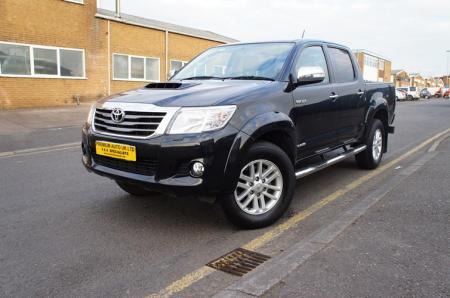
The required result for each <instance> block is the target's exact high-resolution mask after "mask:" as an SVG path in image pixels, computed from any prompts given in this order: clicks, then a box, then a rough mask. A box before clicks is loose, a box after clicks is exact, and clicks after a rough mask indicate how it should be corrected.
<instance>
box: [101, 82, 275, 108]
mask: <svg viewBox="0 0 450 298" xmlns="http://www.w3.org/2000/svg"><path fill="white" fill-rule="evenodd" d="M270 83H273V82H270V81H238V80H236V81H234V80H226V81H217V80H202V81H189V82H187V81H183V82H166V83H150V84H148V85H147V86H146V87H143V88H140V89H134V90H129V91H124V92H121V93H118V94H116V95H113V96H110V97H107V98H105V99H103V100H102V101H101V102H100V103H104V102H126V103H148V104H154V105H157V106H163V107H164V106H166V107H189V106H196V107H198V106H213V105H220V104H221V102H223V101H227V104H232V103H233V102H232V98H233V97H235V96H237V95H242V94H243V93H246V92H250V91H253V90H255V89H258V88H261V87H263V86H265V85H267V84H270ZM230 99H231V101H230Z"/></svg>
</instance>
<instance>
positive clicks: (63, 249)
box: [0, 99, 450, 297]
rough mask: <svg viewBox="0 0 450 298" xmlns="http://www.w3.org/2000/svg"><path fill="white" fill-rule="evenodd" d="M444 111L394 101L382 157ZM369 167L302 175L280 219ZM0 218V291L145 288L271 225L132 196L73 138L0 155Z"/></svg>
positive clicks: (213, 286)
mask: <svg viewBox="0 0 450 298" xmlns="http://www.w3.org/2000/svg"><path fill="white" fill-rule="evenodd" d="M449 116H450V101H448V100H435V99H433V100H427V101H421V102H404V103H399V105H398V108H397V118H396V126H397V131H396V134H395V135H391V136H390V144H389V148H388V150H389V152H388V153H387V154H386V155H385V158H384V162H385V163H386V162H388V161H389V160H392V159H393V158H395V157H398V156H400V155H401V154H402V153H404V152H405V151H406V150H408V149H410V148H413V147H414V146H415V145H417V144H419V143H421V142H422V141H424V140H425V139H427V138H429V137H431V136H433V135H435V134H436V133H438V132H441V131H443V130H445V129H447V128H448V127H450V120H449V119H450V118H449ZM71 133H72V132H71ZM44 137H47V138H48V142H46V141H45V138H44ZM77 137H78V136H77ZM30 138H33V136H30ZM57 138H58V137H57V136H56V137H55V135H54V134H52V133H48V132H43V133H42V134H41V135H40V139H39V140H37V139H36V140H30V144H34V143H38V142H39V144H42V145H46V144H47V143H48V144H55V143H57V142H56V140H57ZM75 141H77V139H75V138H74V139H71V138H65V139H64V142H75ZM3 142H8V145H7V146H6V144H2V143H3ZM22 144H23V143H22ZM22 144H21V145H20V146H21V147H22V146H23V145H22ZM2 146H3V147H5V148H6V147H8V148H15V147H14V140H11V138H3V137H2V138H1V139H0V147H2ZM406 162H407V161H405V163H406ZM367 173H368V172H367V171H362V170H359V169H357V168H356V166H355V164H354V162H353V160H349V161H346V162H343V163H341V164H338V165H336V166H334V167H332V168H329V169H326V170H324V171H322V172H319V173H317V174H314V175H311V176H309V177H306V178H304V179H302V180H300V181H299V182H298V183H297V188H296V193H295V198H294V200H293V203H292V206H291V208H290V210H289V211H288V212H287V214H286V216H285V217H284V218H283V220H281V221H280V222H283V221H286V220H288V219H289V218H292V217H294V216H295V215H296V214H298V212H300V211H302V210H305V209H307V208H308V207H309V206H312V205H313V204H314V203H316V202H318V201H320V200H321V199H322V198H323V197H326V196H327V195H329V194H330V193H333V192H335V191H336V190H339V189H340V188H342V186H344V185H347V184H349V183H350V182H352V181H354V180H355V179H357V178H358V177H361V176H363V175H366V174H367ZM391 175H395V170H394V169H392V170H389V171H386V172H383V173H382V174H380V175H379V176H377V177H373V178H372V179H370V180H369V181H367V182H366V183H364V184H363V185H361V186H360V187H358V188H356V189H354V190H353V191H352V192H349V193H347V194H345V195H344V196H342V197H340V198H339V199H336V200H335V201H334V202H333V203H331V204H329V205H327V206H325V207H324V208H321V209H320V210H319V211H317V212H316V213H314V214H312V215H310V216H308V217H306V218H305V219H304V220H302V221H301V222H300V223H299V224H298V225H296V226H293V227H292V228H290V229H289V230H288V231H286V232H284V233H281V234H280V235H278V237H276V238H274V239H272V240H270V239H269V240H267V241H266V242H265V243H264V245H262V246H261V247H260V248H259V249H258V251H259V252H262V253H265V254H268V255H270V256H273V257H276V255H277V254H279V253H280V252H282V251H284V250H286V249H289V247H290V246H291V245H292V244H293V243H296V242H297V241H298V240H299V239H303V238H305V237H307V236H308V235H309V234H311V233H313V232H314V231H317V230H318V229H320V228H321V227H323V226H324V225H326V224H327V223H329V222H331V221H332V220H333V218H335V217H336V216H338V215H339V214H340V213H342V212H343V211H345V210H346V209H348V208H350V207H351V206H352V205H354V204H355V203H356V202H358V200H360V199H361V198H362V197H364V194H365V193H367V192H368V191H370V190H372V189H375V188H376V187H377V185H378V184H379V183H381V182H383V181H385V180H387V179H389V177H390V176H391ZM410 187H411V188H414V187H417V188H420V184H414V183H412V184H411V186H410ZM412 191H413V190H412ZM0 226H1V229H0V239H1V241H0V296H6V297H29V296H41V297H42V296H59V297H62V296H64V297H80V296H89V297H98V296H104V297H124V296H131V297H143V296H147V295H150V294H152V293H158V292H159V291H160V290H161V289H164V288H165V287H166V286H168V285H169V284H171V283H172V282H174V281H176V280H178V279H180V278H181V277H183V276H184V275H185V274H189V273H190V272H192V271H194V270H196V269H198V268H200V267H202V266H203V265H204V264H206V263H207V262H209V261H211V260H213V259H215V258H217V257H219V256H221V255H223V254H225V253H227V252H228V251H230V250H232V249H234V248H236V247H240V246H242V245H243V244H245V243H248V242H249V241H251V240H252V239H255V238H256V237H261V235H263V234H264V233H265V232H267V231H270V230H271V229H272V228H273V227H270V228H266V229H261V230H253V231H240V230H237V229H236V228H234V227H233V226H231V225H230V224H229V223H228V222H227V221H226V220H225V219H224V216H223V215H222V213H221V212H220V210H219V208H217V206H211V205H209V204H207V203H203V202H198V201H191V200H182V199H176V198H169V197H165V196H156V197H153V198H148V199H136V198H133V197H131V196H129V195H127V194H126V193H124V192H123V191H121V190H120V189H119V188H118V187H117V186H116V185H115V184H114V182H113V181H110V180H108V179H105V178H102V177H98V176H96V175H93V174H89V173H87V172H86V171H85V170H84V168H83V167H82V165H81V162H80V152H79V149H78V148H73V149H67V150H58V151H50V152H43V153H38V154H29V155H19V156H15V157H7V158H0ZM430 228H432V227H430ZM424 274H425V273H424ZM238 279H239V278H238V277H234V276H231V275H228V274H225V273H222V272H213V273H212V274H208V275H207V276H205V278H202V279H201V280H200V281H198V282H196V283H194V284H192V285H191V286H189V287H187V288H186V289H184V290H183V291H181V292H179V293H178V295H180V296H192V297H194V296H196V297H199V296H210V295H212V294H214V293H216V292H217V291H219V290H221V289H223V288H224V287H226V286H227V285H229V284H231V283H233V282H234V281H236V280H238ZM191 283H192V282H191V281H189V280H184V281H183V283H180V285H183V287H184V286H187V285H190V284H191Z"/></svg>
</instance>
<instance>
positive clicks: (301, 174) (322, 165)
mask: <svg viewBox="0 0 450 298" xmlns="http://www.w3.org/2000/svg"><path fill="white" fill-rule="evenodd" d="M364 150H366V145H362V146H359V147H356V148H353V149H352V150H349V151H346V152H344V153H342V154H340V155H338V156H336V157H333V158H331V159H329V160H325V161H323V162H320V163H317V164H315V165H312V166H308V167H306V168H302V169H298V170H296V171H295V178H297V179H300V178H302V177H305V176H308V175H310V174H312V173H315V172H317V171H320V170H322V169H324V168H327V167H329V166H332V165H334V164H336V163H338V162H340V161H342V160H344V159H346V158H348V157H350V156H353V155H356V154H358V153H360V152H362V151H364Z"/></svg>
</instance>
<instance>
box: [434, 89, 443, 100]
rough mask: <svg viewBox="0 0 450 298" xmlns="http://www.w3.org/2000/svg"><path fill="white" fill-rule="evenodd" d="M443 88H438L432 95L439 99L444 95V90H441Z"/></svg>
mask: <svg viewBox="0 0 450 298" xmlns="http://www.w3.org/2000/svg"><path fill="white" fill-rule="evenodd" d="M442 89H443V88H439V90H437V91H436V93H435V94H434V97H436V98H439V97H442V95H443V94H444V92H445V91H444V90H442Z"/></svg>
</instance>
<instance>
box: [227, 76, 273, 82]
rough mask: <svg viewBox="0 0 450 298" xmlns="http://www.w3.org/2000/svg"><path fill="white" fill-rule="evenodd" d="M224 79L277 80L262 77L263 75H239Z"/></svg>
mask: <svg viewBox="0 0 450 298" xmlns="http://www.w3.org/2000/svg"><path fill="white" fill-rule="evenodd" d="M224 79H230V80H264V81H275V80H274V79H272V78H268V77H262V76H237V77H227V78H224Z"/></svg>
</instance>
